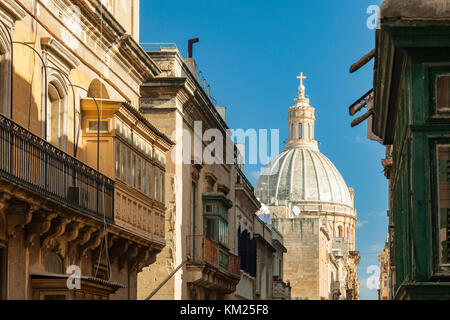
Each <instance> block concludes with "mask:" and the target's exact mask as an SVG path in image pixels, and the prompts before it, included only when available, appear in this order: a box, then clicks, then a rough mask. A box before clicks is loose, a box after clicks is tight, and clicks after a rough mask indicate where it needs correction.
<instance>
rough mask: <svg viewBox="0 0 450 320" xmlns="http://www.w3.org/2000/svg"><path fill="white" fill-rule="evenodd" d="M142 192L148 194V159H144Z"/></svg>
mask: <svg viewBox="0 0 450 320" xmlns="http://www.w3.org/2000/svg"><path fill="white" fill-rule="evenodd" d="M142 170H143V172H142V189H143V190H142V192H144V193H145V194H147V186H148V181H147V180H148V177H147V161H145V160H144V161H142Z"/></svg>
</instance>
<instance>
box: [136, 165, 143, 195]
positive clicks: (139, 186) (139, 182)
mask: <svg viewBox="0 0 450 320" xmlns="http://www.w3.org/2000/svg"><path fill="white" fill-rule="evenodd" d="M136 174H137V176H136V180H137V182H136V183H137V189H138V190H140V191H142V162H141V158H140V157H138V159H137V173H136Z"/></svg>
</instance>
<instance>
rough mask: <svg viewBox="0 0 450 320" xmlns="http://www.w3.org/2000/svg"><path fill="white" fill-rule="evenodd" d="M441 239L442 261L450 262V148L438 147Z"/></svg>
mask: <svg viewBox="0 0 450 320" xmlns="http://www.w3.org/2000/svg"><path fill="white" fill-rule="evenodd" d="M438 165H439V168H438V170H439V172H438V175H439V182H438V183H439V214H440V216H439V237H440V241H439V242H440V244H441V250H440V252H441V261H442V263H448V262H449V261H450V250H449V244H448V240H449V239H450V146H438Z"/></svg>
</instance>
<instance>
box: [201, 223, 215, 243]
mask: <svg viewBox="0 0 450 320" xmlns="http://www.w3.org/2000/svg"><path fill="white" fill-rule="evenodd" d="M204 224H205V225H204V227H205V236H206V237H207V238H208V239H210V240H212V241H217V232H216V219H215V218H205V220H204Z"/></svg>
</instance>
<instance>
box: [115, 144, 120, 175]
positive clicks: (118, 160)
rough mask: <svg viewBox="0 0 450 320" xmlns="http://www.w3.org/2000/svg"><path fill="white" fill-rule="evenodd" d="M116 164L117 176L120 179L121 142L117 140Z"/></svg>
mask: <svg viewBox="0 0 450 320" xmlns="http://www.w3.org/2000/svg"><path fill="white" fill-rule="evenodd" d="M115 166H116V168H115V169H116V170H115V171H116V178H118V179H120V143H119V142H118V141H116V157H115Z"/></svg>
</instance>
